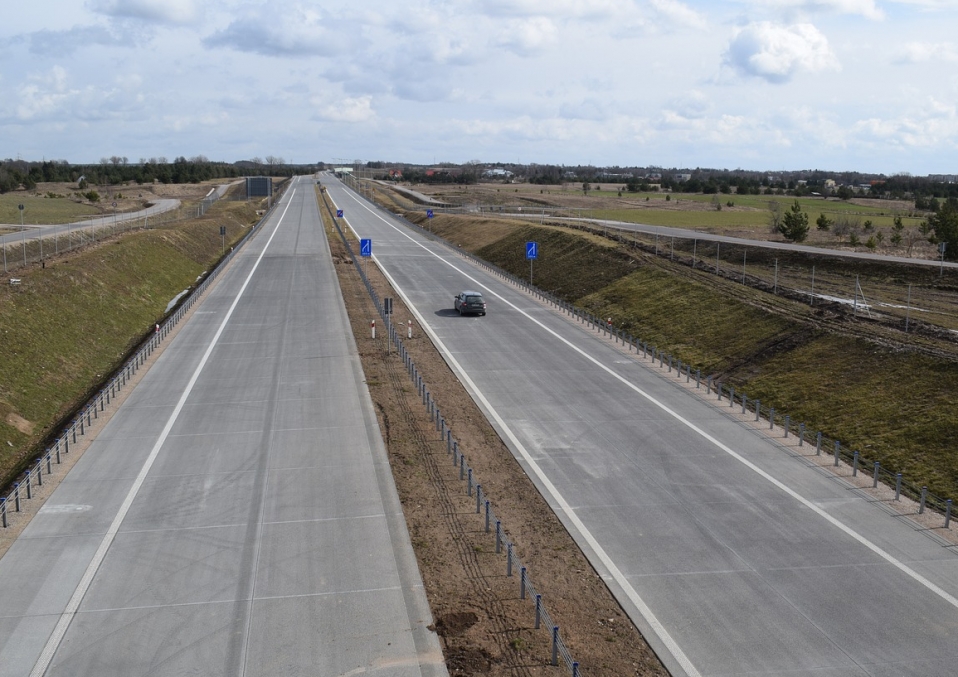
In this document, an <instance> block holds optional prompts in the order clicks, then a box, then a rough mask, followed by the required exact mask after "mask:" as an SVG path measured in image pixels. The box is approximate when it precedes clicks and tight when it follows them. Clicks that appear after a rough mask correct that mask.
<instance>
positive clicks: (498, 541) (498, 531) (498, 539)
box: [496, 520, 502, 555]
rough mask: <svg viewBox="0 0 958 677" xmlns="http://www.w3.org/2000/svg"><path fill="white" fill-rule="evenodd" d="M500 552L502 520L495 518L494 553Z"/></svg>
mask: <svg viewBox="0 0 958 677" xmlns="http://www.w3.org/2000/svg"><path fill="white" fill-rule="evenodd" d="M500 552H502V520H496V554H497V555H498V554H499V553H500Z"/></svg>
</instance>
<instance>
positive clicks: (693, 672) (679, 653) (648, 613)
mask: <svg viewBox="0 0 958 677" xmlns="http://www.w3.org/2000/svg"><path fill="white" fill-rule="evenodd" d="M357 202H358V201H357ZM363 206H364V207H365V205H363ZM367 209H368V207H367ZM369 211H370V212H372V210H369ZM372 213H373V214H374V215H375V216H377V217H378V218H380V219H381V220H382V221H383V222H384V223H386V225H388V226H390V227H391V228H394V229H395V230H396V231H397V232H398V233H399V234H400V235H402V236H404V237H406V238H408V239H409V240H410V241H411V242H413V243H415V244H416V245H418V246H420V247H422V248H423V250H425V251H427V252H428V253H429V254H431V255H432V256H435V257H436V258H437V259H439V260H440V261H442V262H443V263H445V264H446V265H448V266H450V267H451V268H453V269H454V270H457V271H459V272H460V273H462V274H463V275H464V276H465V277H466V278H467V279H468V280H469V281H471V282H474V283H476V284H478V285H479V286H481V287H482V288H483V289H485V290H486V291H488V292H489V293H490V294H492V295H493V296H495V297H496V298H498V299H500V300H501V301H503V302H504V303H507V304H508V305H510V306H512V307H513V308H515V309H516V310H518V311H519V312H520V313H522V314H523V315H525V316H526V317H528V318H529V319H533V318H531V317H530V316H529V315H528V314H527V313H525V312H524V311H522V310H520V309H519V308H517V307H516V306H515V305H514V304H512V303H510V302H509V301H507V300H506V299H504V298H502V297H501V296H499V295H498V294H496V293H495V292H493V291H492V290H491V289H489V288H488V287H486V286H485V285H483V284H482V283H481V282H479V281H478V280H476V279H475V278H473V277H472V276H470V275H469V274H468V273H466V272H465V271H463V270H461V269H459V268H457V267H456V266H455V265H453V264H452V263H450V262H449V261H446V260H444V259H442V258H441V257H440V256H438V255H436V254H435V253H434V252H432V251H429V250H428V249H427V248H426V247H424V246H423V245H422V244H420V243H419V242H416V241H415V240H414V239H413V238H412V237H410V236H409V235H407V234H406V233H404V232H402V231H401V230H399V229H398V228H396V226H394V225H392V224H391V223H389V222H388V221H386V220H385V219H383V218H382V217H381V216H379V215H378V214H375V212H372ZM346 224H347V225H349V227H350V229H351V230H353V227H352V225H351V224H350V223H349V222H348V221H346ZM353 232H354V233H355V232H356V231H355V230H353ZM357 237H358V234H357ZM373 260H374V261H376V265H377V266H379V268H380V270H382V272H383V275H385V276H386V278H387V279H388V280H389V283H390V284H391V285H392V287H393V289H395V290H396V292H397V293H398V294H399V295H400V296H401V297H402V299H403V301H404V302H405V304H406V307H407V308H409V309H410V310H411V311H412V313H413V314H414V315H415V316H416V319H417V320H418V321H419V323H420V325H422V326H423V327H424V328H425V329H426V331H427V332H428V333H429V336H430V338H431V339H432V341H433V342H434V343H435V344H436V346H437V347H438V348H439V350H440V351H442V353H443V354H444V355H445V356H446V359H447V360H449V362H450V363H451V364H452V365H453V370H454V371H455V372H456V373H458V374H459V378H460V379H462V380H463V381H464V382H465V383H466V387H467V388H469V389H470V390H471V392H473V393H475V396H476V397H477V398H478V399H479V400H480V401H481V402H482V404H483V406H484V407H485V409H486V411H488V412H489V415H490V416H492V417H493V418H494V419H495V421H496V423H498V424H499V428H500V430H502V431H504V432H505V434H506V436H507V437H508V438H509V440H510V441H511V442H512V444H513V445H514V448H515V449H517V450H518V451H519V453H520V454H521V455H522V458H523V459H524V460H525V461H526V463H527V464H528V465H529V467H530V468H531V469H532V470H533V472H534V473H535V474H536V477H538V478H539V481H540V482H541V483H542V486H543V487H545V489H546V491H548V493H549V495H550V496H552V498H553V500H554V501H555V502H556V503H557V504H558V506H559V508H560V509H561V511H562V512H563V514H565V515H566V516H567V518H568V519H569V520H570V521H571V522H572V523H573V524H574V525H575V528H576V529H578V530H579V533H580V534H582V537H583V538H585V540H586V542H587V543H588V544H589V547H591V548H592V550H593V551H594V552H595V553H596V556H597V557H598V558H599V560H600V561H601V562H602V564H603V566H605V568H606V569H607V570H608V572H609V576H611V577H612V578H613V579H614V580H615V581H616V583H618V584H619V586H621V588H622V590H623V591H625V594H626V595H627V596H628V598H629V600H630V601H631V602H632V603H633V604H634V605H635V607H636V608H637V609H638V610H639V613H640V614H642V617H643V618H644V619H645V621H646V623H648V624H649V627H650V628H651V629H652V631H653V632H654V633H655V634H656V636H657V637H658V638H659V641H661V642H662V644H663V645H664V646H665V648H666V650H667V651H668V652H669V653H670V654H672V657H673V658H674V659H675V661H676V662H677V663H678V664H679V665H680V666H681V667H682V669H683V670H684V671H685V673H686V675H687V676H688V677H701V673H700V672H699V671H698V670H697V669H696V668H695V666H694V665H693V664H692V661H691V660H689V658H688V656H686V655H685V652H684V651H683V650H682V648H681V647H680V646H679V644H678V642H676V641H675V639H673V638H672V635H671V634H670V633H669V631H668V630H667V629H666V628H665V626H664V625H663V624H662V622H661V621H660V620H659V619H658V618H657V617H656V615H655V614H654V613H653V612H652V609H650V608H649V606H648V605H647V604H646V603H645V600H643V599H642V597H641V596H639V593H638V592H636V590H635V588H633V587H632V586H631V585H630V584H629V582H628V580H627V579H626V577H625V576H624V575H623V574H622V572H621V571H620V570H619V568H618V567H617V566H616V564H615V562H613V561H612V558H611V557H609V555H608V554H607V553H606V552H605V549H604V548H603V547H602V546H601V545H599V542H598V541H597V540H596V539H595V537H594V536H593V535H592V532H590V531H589V529H588V528H587V527H586V526H585V524H584V523H583V522H582V521H581V520H580V519H579V516H578V515H576V513H575V511H574V510H573V509H572V506H570V505H569V503H567V502H566V500H565V497H564V496H562V494H561V493H560V492H559V490H558V489H557V488H556V486H555V485H554V484H553V483H552V481H551V480H550V479H549V477H548V476H547V475H546V474H545V472H544V471H543V470H542V469H541V468H540V467H539V465H538V464H537V463H536V462H535V460H534V459H533V458H532V455H531V454H530V453H529V451H528V450H527V449H526V448H525V446H524V445H523V444H522V442H520V441H519V439H518V438H517V437H516V435H515V433H514V432H513V431H512V428H510V427H509V426H508V425H507V424H506V422H505V421H504V420H503V419H502V417H501V416H499V412H498V411H496V409H495V407H493V406H492V404H491V403H490V402H489V400H487V399H486V396H485V395H484V394H483V393H482V391H481V390H479V387H478V386H477V385H476V384H475V382H473V380H472V379H471V378H470V377H469V374H467V373H466V370H465V369H463V367H462V365H461V364H459V361H458V360H457V359H456V358H455V356H454V355H453V354H452V352H451V351H450V350H449V349H448V348H447V347H446V345H445V344H444V343H443V342H442V339H440V338H439V336H438V335H437V334H436V332H435V330H434V329H433V328H432V326H431V325H429V323H428V322H426V318H425V317H423V316H422V314H420V312H419V311H418V309H416V308H415V306H414V305H413V304H412V302H411V301H410V300H409V298H408V297H407V296H406V293H405V292H404V291H403V290H402V288H401V287H400V286H399V285H398V284H397V282H396V280H394V279H393V278H392V276H391V275H390V274H389V272H388V271H386V269H385V268H384V267H383V266H382V265H380V264H379V261H378V260H377V259H376V258H375V256H374V257H373ZM533 321H534V322H536V323H537V324H539V325H540V326H542V325H541V323H540V322H538V321H536V320H533ZM546 329H547V330H548V328H546ZM548 331H550V332H551V330H548ZM552 333H553V334H555V332H552ZM555 335H556V336H557V337H558V338H560V339H561V338H562V337H559V336H558V334H555ZM562 340H563V341H565V339H562ZM565 342H566V343H569V342H568V341H565ZM569 345H572V344H571V343H569ZM573 347H574V346H573ZM576 350H578V349H576ZM579 352H582V351H579ZM582 354H583V355H585V353H582ZM589 359H592V358H589ZM593 361H594V360H593ZM596 364H598V363H596Z"/></svg>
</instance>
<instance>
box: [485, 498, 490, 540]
mask: <svg viewBox="0 0 958 677" xmlns="http://www.w3.org/2000/svg"><path fill="white" fill-rule="evenodd" d="M489 513H490V510H489V500H488V499H487V500H486V533H487V534H488V533H489Z"/></svg>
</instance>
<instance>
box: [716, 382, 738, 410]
mask: <svg viewBox="0 0 958 677" xmlns="http://www.w3.org/2000/svg"><path fill="white" fill-rule="evenodd" d="M719 399H722V396H721V395H719ZM728 406H729V409H731V408H732V407H733V406H735V388H734V387H731V386H730V387H729V389H728Z"/></svg>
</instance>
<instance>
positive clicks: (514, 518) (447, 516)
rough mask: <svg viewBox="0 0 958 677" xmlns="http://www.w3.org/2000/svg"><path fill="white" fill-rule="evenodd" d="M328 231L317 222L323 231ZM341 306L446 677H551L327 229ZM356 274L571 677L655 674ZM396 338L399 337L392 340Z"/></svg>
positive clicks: (523, 480) (401, 311) (474, 422)
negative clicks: (525, 577) (407, 361)
mask: <svg viewBox="0 0 958 677" xmlns="http://www.w3.org/2000/svg"><path fill="white" fill-rule="evenodd" d="M327 229H328V226H327ZM327 232H328V236H329V242H330V247H331V250H332V254H333V260H334V262H335V263H336V270H337V271H338V273H339V280H340V286H341V287H342V291H343V298H344V300H345V303H346V308H347V311H348V313H349V316H350V321H351V323H352V329H353V333H354V335H355V337H356V342H357V345H358V348H359V353H360V357H361V359H362V363H363V369H364V370H365V374H366V380H367V384H368V386H369V391H370V394H371V396H372V399H373V402H374V404H375V406H376V410H377V414H378V417H379V423H380V426H381V428H382V431H383V437H384V438H385V443H386V448H387V451H388V453H389V459H390V463H391V465H392V469H393V476H394V477H395V481H396V486H397V488H398V491H399V495H400V499H401V501H402V505H403V511H404V513H405V517H406V522H407V524H408V527H409V533H410V536H411V538H412V543H413V547H414V549H415V551H416V557H417V559H418V562H419V567H420V571H421V573H422V577H423V582H424V584H425V588H426V593H427V596H428V598H429V602H430V605H431V607H432V612H433V617H434V619H435V622H436V624H435V629H436V631H437V632H438V633H439V635H440V637H441V641H442V644H443V649H444V652H445V656H446V662H447V665H448V667H449V672H450V674H451V675H493V676H499V675H501V676H506V675H510V676H511V675H565V674H568V669H567V668H566V666H565V665H564V664H563V661H562V659H561V658H560V659H559V665H558V666H557V667H553V666H551V665H550V662H551V656H552V646H551V634H550V632H549V631H548V630H547V629H545V628H541V629H538V630H536V629H535V628H534V623H535V606H534V603H533V602H532V601H531V600H530V599H525V600H522V599H520V586H519V576H518V573H517V572H513V576H512V577H509V576H507V571H506V556H505V554H503V553H499V554H497V553H496V552H495V545H496V543H495V536H494V533H486V532H485V523H484V517H483V515H481V514H477V513H476V509H475V498H474V497H473V496H469V495H468V493H467V487H466V482H463V481H461V480H460V479H459V472H458V469H457V468H456V467H454V466H453V465H452V462H451V459H450V456H449V455H448V453H447V445H446V442H443V441H441V440H440V433H439V432H437V431H436V425H435V423H433V422H432V421H430V418H429V416H428V414H427V412H426V409H425V407H424V406H423V405H422V401H421V398H420V396H419V395H418V393H417V391H416V388H415V386H414V385H413V383H412V381H411V380H410V378H409V375H408V374H407V372H406V369H405V366H404V365H403V362H402V360H401V358H400V357H399V355H398V354H397V353H396V350H395V348H391V349H390V346H389V343H388V342H387V340H386V338H385V335H386V332H385V331H384V330H383V329H382V327H381V322H379V324H380V331H379V332H377V338H376V339H373V338H372V332H371V329H370V321H371V320H373V319H376V318H377V313H376V309H375V306H374V305H373V302H372V300H371V299H370V297H369V294H368V292H367V291H366V288H365V286H364V285H363V283H362V280H361V279H360V277H359V274H358V272H357V271H356V268H355V266H354V265H353V264H352V261H351V260H350V258H349V255H348V253H347V252H346V250H345V248H344V246H343V243H342V241H341V239H340V237H339V235H338V234H337V233H336V231H335V230H329V229H328V230H327ZM367 275H368V277H369V278H370V281H371V282H372V284H373V287H374V289H375V290H376V292H377V294H378V295H379V296H380V298H383V297H391V298H393V303H394V314H393V317H394V318H395V322H396V323H397V325H401V326H402V327H403V328H404V329H405V328H406V327H407V326H408V325H407V322H408V321H409V320H410V319H412V322H413V325H412V338H411V339H410V338H404V339H403V341H404V343H405V345H406V348H407V350H408V352H409V354H410V356H411V357H412V359H413V361H414V362H415V364H416V367H417V369H418V370H419V373H420V374H421V375H422V377H423V380H424V381H425V382H426V383H427V384H428V388H429V392H430V394H431V396H432V397H433V398H434V399H435V401H436V404H437V406H438V407H439V408H440V409H441V411H442V417H443V418H444V419H445V420H446V421H447V423H448V425H449V426H450V429H451V430H452V431H453V436H454V438H455V439H456V440H457V441H458V442H459V445H460V448H461V450H462V453H463V454H464V455H465V456H466V459H467V462H468V465H469V466H470V467H471V468H473V470H474V472H475V476H476V477H477V478H478V481H480V482H481V483H482V487H483V494H484V495H485V496H486V497H487V498H488V499H489V500H490V501H491V502H492V504H493V505H494V510H495V513H496V516H497V517H498V518H499V519H500V520H501V522H502V528H503V531H504V532H505V534H506V535H507V537H508V539H509V540H510V541H511V542H513V543H514V544H515V548H516V554H517V556H518V557H519V559H521V560H522V562H523V564H524V565H525V566H527V567H528V572H529V576H530V578H531V579H532V580H533V581H534V583H535V586H536V588H537V590H538V591H539V592H540V593H541V594H542V603H543V605H544V606H545V607H546V609H547V610H548V613H549V614H550V615H551V617H552V618H553V620H554V621H555V623H556V624H557V625H558V626H559V627H560V633H561V636H562V639H563V642H564V643H565V645H566V646H567V647H568V648H569V651H570V653H571V655H572V657H573V659H574V660H576V661H577V662H578V663H579V667H580V674H582V675H584V676H585V675H588V676H593V675H609V676H612V675H619V676H621V675H667V674H668V673H667V671H666V670H665V669H664V668H663V667H662V665H661V663H660V662H659V660H658V658H657V657H656V656H655V654H654V653H653V652H652V650H651V649H650V648H649V646H648V644H646V642H645V640H644V638H643V637H642V635H641V634H640V633H639V632H638V630H636V629H635V627H634V626H633V625H632V623H631V621H630V620H629V618H628V617H627V616H626V615H625V613H624V612H623V611H622V609H621V607H620V606H619V604H618V602H616V600H615V599H614V598H613V597H612V594H611V593H610V592H609V590H608V588H607V587H606V585H605V583H604V582H603V581H602V580H601V579H600V577H599V576H598V575H597V574H596V572H595V571H594V570H593V568H592V566H591V565H590V564H589V562H588V561H587V560H586V558H585V556H584V555H583V554H582V552H581V551H580V550H579V548H578V546H577V545H576V543H575V542H574V541H573V540H572V537H571V536H570V535H569V534H568V532H567V531H566V530H565V528H564V527H563V526H562V524H561V523H560V522H559V519H558V518H557V517H556V515H555V514H554V513H553V511H552V510H551V508H549V506H548V505H547V503H546V502H545V500H544V499H543V498H542V496H541V495H540V494H539V492H538V491H537V490H536V488H535V486H534V485H533V484H532V482H531V480H530V479H529V478H528V477H527V476H526V474H525V473H524V472H523V470H522V469H521V467H520V466H519V464H518V463H517V462H516V460H515V458H514V457H513V456H512V453H511V452H510V451H509V449H508V448H507V447H506V446H505V444H503V442H502V441H501V439H500V438H499V436H498V435H497V433H496V432H495V430H494V429H493V428H492V426H491V425H490V424H489V422H488V421H487V420H486V419H485V417H484V416H483V414H482V412H481V411H480V410H479V409H478V407H477V406H476V405H475V403H474V402H473V401H472V399H471V398H470V397H469V395H468V393H467V392H466V391H465V389H464V388H463V387H462V385H461V384H460V383H459V381H458V379H457V378H456V377H455V375H454V374H453V373H452V372H451V371H450V370H449V368H448V366H447V365H446V363H445V362H444V361H443V359H442V357H441V356H440V354H439V352H438V351H437V350H436V349H435V347H434V346H433V345H432V343H431V342H430V340H429V339H428V337H426V336H425V334H424V333H423V331H422V330H421V328H420V327H419V325H418V323H417V322H416V321H415V319H414V318H413V316H412V313H410V312H409V311H408V309H407V308H406V307H405V306H404V305H403V303H402V300H401V299H400V298H399V297H398V295H397V294H395V293H394V292H393V291H392V290H391V288H390V287H389V285H388V282H387V281H386V279H385V278H384V277H383V276H382V275H381V274H380V272H379V270H378V269H377V268H376V267H375V266H370V267H369V268H368V269H367ZM403 336H404V337H405V336H406V333H405V331H404V333H403Z"/></svg>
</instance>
